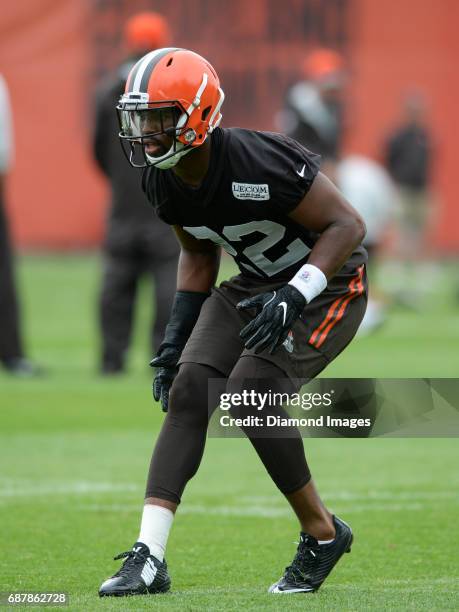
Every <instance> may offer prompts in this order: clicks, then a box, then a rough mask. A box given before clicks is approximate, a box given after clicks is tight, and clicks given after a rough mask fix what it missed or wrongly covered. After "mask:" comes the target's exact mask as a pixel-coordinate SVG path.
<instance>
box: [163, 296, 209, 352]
mask: <svg viewBox="0 0 459 612" xmlns="http://www.w3.org/2000/svg"><path fill="white" fill-rule="evenodd" d="M209 295H210V293H205V292H200V291H177V293H176V294H175V299H174V303H173V305H172V311H171V316H170V319H169V323H168V324H167V327H166V332H165V334H164V340H163V342H162V343H161V346H160V347H159V350H158V355H160V354H161V351H162V350H163V349H165V348H167V347H169V346H173V347H177V348H179V349H180V350H182V349H183V347H184V346H185V344H186V343H187V340H188V338H189V337H190V335H191V332H192V331H193V328H194V326H195V324H196V321H197V320H198V317H199V313H200V312H201V307H202V305H203V304H204V302H205V301H206V299H207V298H208V297H209Z"/></svg>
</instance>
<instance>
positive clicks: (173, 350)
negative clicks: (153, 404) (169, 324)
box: [150, 345, 182, 412]
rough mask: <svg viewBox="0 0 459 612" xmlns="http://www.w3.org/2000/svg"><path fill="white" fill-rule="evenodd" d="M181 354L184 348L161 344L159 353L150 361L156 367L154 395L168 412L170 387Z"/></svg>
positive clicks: (164, 410)
mask: <svg viewBox="0 0 459 612" xmlns="http://www.w3.org/2000/svg"><path fill="white" fill-rule="evenodd" d="M181 354H182V349H181V348H179V347H177V346H170V345H161V346H160V347H159V351H158V355H157V356H156V357H155V358H154V359H152V360H151V361H150V365H151V367H152V368H156V375H155V378H154V379H153V397H154V398H155V400H156V401H157V402H159V401H161V408H162V411H163V412H167V409H168V407H169V389H170V388H171V385H172V381H173V380H174V378H175V376H176V374H177V372H178V367H177V363H178V360H179V359H180V355H181Z"/></svg>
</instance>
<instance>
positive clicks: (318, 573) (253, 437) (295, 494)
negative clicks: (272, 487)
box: [227, 354, 352, 593]
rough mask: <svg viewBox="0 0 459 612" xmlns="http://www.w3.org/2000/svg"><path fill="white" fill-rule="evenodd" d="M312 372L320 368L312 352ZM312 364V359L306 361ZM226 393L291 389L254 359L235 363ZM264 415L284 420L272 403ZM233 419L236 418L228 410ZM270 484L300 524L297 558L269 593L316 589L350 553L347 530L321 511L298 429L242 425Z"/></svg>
mask: <svg viewBox="0 0 459 612" xmlns="http://www.w3.org/2000/svg"><path fill="white" fill-rule="evenodd" d="M317 357H318V359H317V361H316V365H315V368H316V369H322V367H323V361H322V360H321V358H320V355H319V354H317ZM311 364H312V360H311ZM227 391H229V392H238V393H241V391H242V392H243V391H247V392H248V393H250V392H251V391H255V392H256V393H265V394H266V393H269V394H270V395H269V397H271V398H273V397H276V396H275V394H279V397H280V394H282V395H284V397H285V393H289V394H291V393H293V392H294V391H295V386H294V384H293V383H292V382H291V381H290V380H289V379H288V378H287V377H286V375H285V372H284V371H283V370H281V369H280V368H279V367H278V366H277V365H276V364H274V363H272V362H269V361H265V360H264V359H263V358H259V357H257V356H254V355H245V356H243V357H241V358H240V359H239V361H238V362H237V364H236V366H235V367H234V369H233V371H232V372H231V375H230V378H229V380H228V386H227ZM263 412H264V417H265V420H264V421H263V423H266V416H267V415H268V414H274V415H276V416H287V415H286V413H285V412H284V411H283V408H282V407H281V406H280V405H274V404H273V403H272V402H271V403H270V405H269V407H266V406H265V408H264V410H263ZM233 413H234V416H242V415H241V414H240V411H239V409H238V414H237V415H236V413H235V412H234V411H233ZM243 429H244V432H245V433H246V435H247V436H248V437H249V439H250V442H251V443H252V445H253V446H254V448H255V450H256V452H257V453H258V455H259V457H260V459H261V461H262V462H263V464H264V466H265V468H266V469H267V471H268V473H269V475H270V476H271V478H272V480H273V481H274V483H275V484H276V486H277V487H278V488H279V489H280V491H281V492H282V493H283V494H284V495H285V497H286V498H287V500H288V501H289V503H290V505H291V506H292V508H293V510H294V512H295V514H296V515H297V517H298V520H299V522H300V526H301V533H300V542H299V546H298V551H297V554H296V556H295V558H294V560H293V562H292V564H291V565H290V566H289V567H288V568H287V570H286V572H285V574H284V576H283V577H282V578H281V579H280V580H279V581H278V582H277V583H276V584H274V585H272V587H271V588H270V592H272V593H299V592H302V593H305V592H312V591H316V590H317V589H318V588H319V587H320V585H321V584H322V582H323V581H324V580H325V578H326V577H327V576H328V574H329V573H330V572H331V570H332V569H333V567H334V565H335V564H336V563H337V562H338V560H339V559H340V557H341V556H342V555H343V553H344V552H346V551H348V550H349V549H350V545H351V542H352V531H351V530H350V528H349V527H348V526H347V525H346V524H345V523H344V522H343V521H341V520H340V519H338V518H337V517H335V516H333V515H332V514H331V512H329V511H328V510H327V508H326V507H325V505H324V504H323V502H322V500H321V499H320V497H319V494H318V492H317V490H316V488H315V486H314V483H313V481H312V479H311V474H310V471H309V467H308V464H307V461H306V458H305V454H304V447H303V442H302V439H301V436H300V433H299V431H298V430H297V429H296V428H294V427H289V428H287V427H278V428H276V427H272V426H270V427H267V426H266V425H262V426H253V427H244V428H243Z"/></svg>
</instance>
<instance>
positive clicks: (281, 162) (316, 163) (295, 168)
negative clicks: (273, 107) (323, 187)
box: [266, 134, 321, 214]
mask: <svg viewBox="0 0 459 612" xmlns="http://www.w3.org/2000/svg"><path fill="white" fill-rule="evenodd" d="M320 160H321V158H320V155H317V154H315V153H312V152H311V151H309V150H308V149H306V148H305V147H303V145H301V144H300V143H299V142H297V141H296V140H293V138H289V137H288V136H283V135H281V134H272V135H271V138H270V139H269V143H268V146H267V151H266V164H267V166H266V173H267V175H268V177H269V186H270V192H271V193H270V204H271V206H272V207H273V208H274V209H275V210H276V211H277V212H280V213H283V214H288V213H290V212H291V211H292V210H294V209H295V208H296V207H297V206H298V204H299V203H300V202H301V200H302V199H303V198H304V196H305V195H306V194H307V192H308V191H309V190H310V189H311V186H312V183H313V182H314V179H315V178H316V176H317V174H318V172H319V168H320Z"/></svg>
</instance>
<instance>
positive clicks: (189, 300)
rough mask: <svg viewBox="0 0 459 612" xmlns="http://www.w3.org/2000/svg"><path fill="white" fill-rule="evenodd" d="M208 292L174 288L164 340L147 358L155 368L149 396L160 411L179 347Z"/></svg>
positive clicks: (164, 407) (164, 405)
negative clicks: (154, 352)
mask: <svg viewBox="0 0 459 612" xmlns="http://www.w3.org/2000/svg"><path fill="white" fill-rule="evenodd" d="M209 295H210V294H209V293H205V292H201V291H177V293H176V294H175V299H174V303H173V305H172V311H171V316H170V319H169V323H168V324H167V327H166V332H165V335H164V341H163V342H162V343H161V346H160V347H159V349H158V355H157V356H156V357H155V358H154V359H152V360H151V361H150V365H151V366H152V367H153V368H157V370H156V375H155V378H154V380H153V397H154V398H155V400H156V401H157V402H158V401H159V400H161V407H162V410H163V412H167V409H168V405H169V389H170V388H171V385H172V381H173V380H174V378H175V376H176V374H177V372H178V367H177V363H178V361H179V359H180V355H181V354H182V351H183V347H184V346H185V344H186V343H187V340H188V338H189V337H190V334H191V332H192V331H193V327H194V326H195V323H196V321H197V320H198V317H199V313H200V311H201V306H202V305H203V303H204V302H205V300H206V299H207V298H208V297H209Z"/></svg>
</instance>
